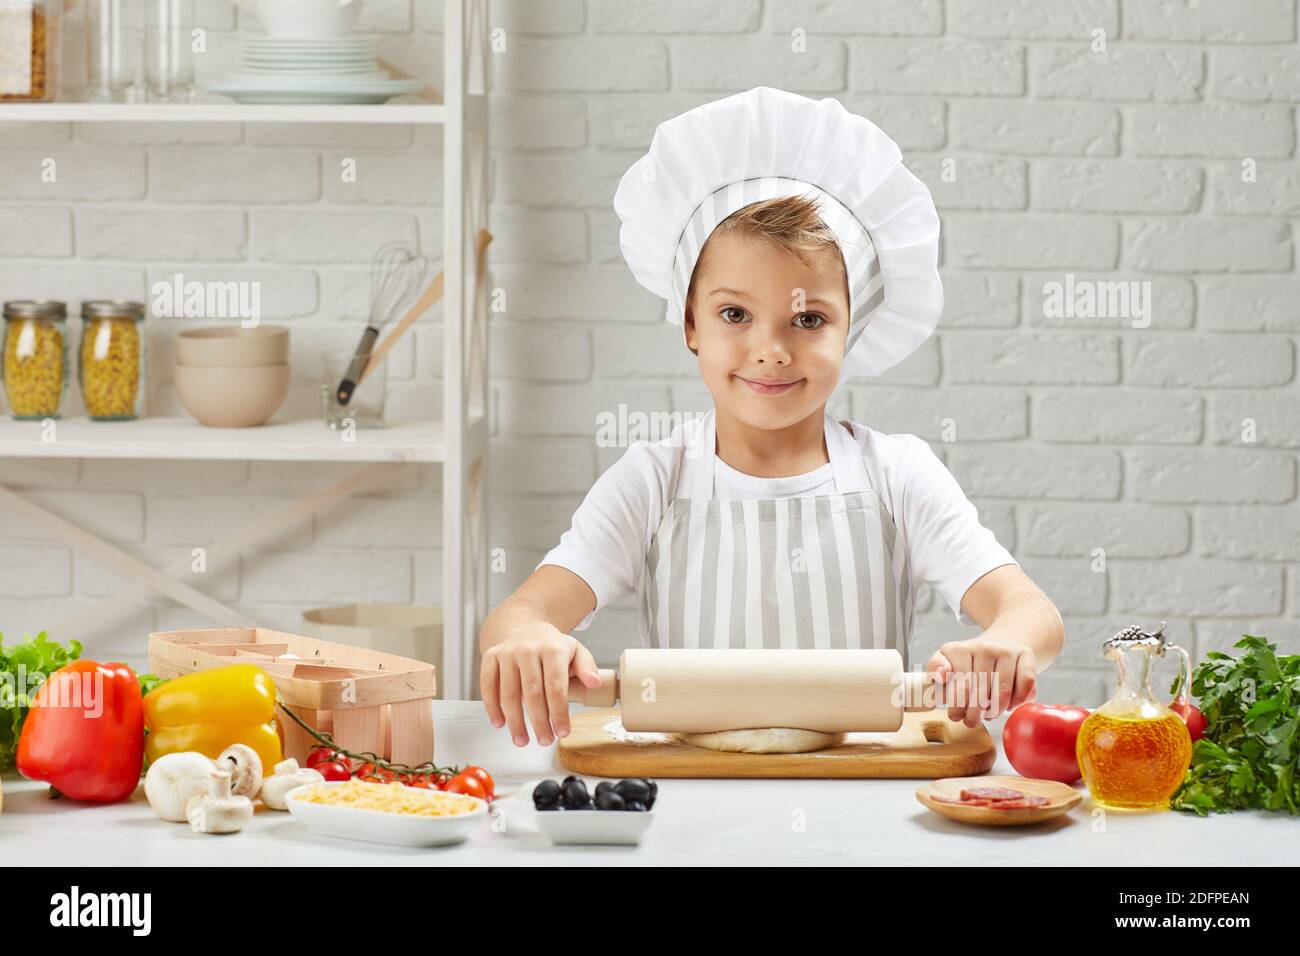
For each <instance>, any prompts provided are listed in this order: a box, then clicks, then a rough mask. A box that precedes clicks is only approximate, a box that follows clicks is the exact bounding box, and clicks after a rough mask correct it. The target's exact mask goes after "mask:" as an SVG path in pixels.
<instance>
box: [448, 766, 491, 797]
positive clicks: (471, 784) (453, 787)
mask: <svg viewBox="0 0 1300 956" xmlns="http://www.w3.org/2000/svg"><path fill="white" fill-rule="evenodd" d="M443 789H444V790H446V791H447V792H448V793H464V794H467V795H469V796H471V797H478V798H479V799H480V800H486V799H487V790H485V789H484V788H483V781H482V780H480V779H479V778H478V777H476V776H474V775H473V774H466V773H463V772H462V773H458V774H456V776H454V777H452V778H451V780H450V781H448V783H447V786H446V787H444V788H443Z"/></svg>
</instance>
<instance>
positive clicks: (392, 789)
mask: <svg viewBox="0 0 1300 956" xmlns="http://www.w3.org/2000/svg"><path fill="white" fill-rule="evenodd" d="M293 799H294V800H301V801H302V802H303V803H321V804H327V805H330V806H341V807H352V808H353V809H356V810H380V811H382V812H384V813H404V814H407V815H410V816H417V817H454V816H457V815H459V814H462V813H473V812H474V810H475V808H476V807H477V806H478V802H477V801H476V800H474V799H473V798H472V797H467V796H465V795H464V794H459V793H442V792H441V791H438V790H417V789H415V788H414V787H404V786H402V784H400V783H371V782H368V781H365V780H348V781H347V782H345V783H341V784H339V785H338V786H334V787H331V786H327V785H323V784H316V785H315V786H313V787H311V788H310V789H308V790H304V791H302V792H301V793H297V794H295V795H294V796H293Z"/></svg>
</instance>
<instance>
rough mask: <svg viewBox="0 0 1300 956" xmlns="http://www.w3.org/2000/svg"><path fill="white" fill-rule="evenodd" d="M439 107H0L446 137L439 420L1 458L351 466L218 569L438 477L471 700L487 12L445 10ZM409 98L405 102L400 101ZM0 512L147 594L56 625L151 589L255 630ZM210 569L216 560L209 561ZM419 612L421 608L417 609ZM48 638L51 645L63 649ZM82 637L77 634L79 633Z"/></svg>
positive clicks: (479, 6)
mask: <svg viewBox="0 0 1300 956" xmlns="http://www.w3.org/2000/svg"><path fill="white" fill-rule="evenodd" d="M444 4H445V16H444V40H443V46H444V59H443V74H444V76H443V89H442V102H440V103H435V102H425V101H421V102H398V103H388V104H383V105H375V106H353V105H337V106H335V105H309V106H299V105H284V106H279V105H262V104H257V105H245V104H238V103H229V102H211V103H209V102H199V103H191V104H181V105H177V104H168V103H139V104H134V103H131V104H128V103H120V104H119V103H6V104H0V121H6V122H9V121H22V122H60V123H68V122H77V123H112V122H152V123H167V122H185V123H193V122H214V123H347V124H352V123H396V124H436V125H440V126H441V127H442V128H443V147H442V148H443V170H444V173H443V211H444V223H443V248H444V254H443V272H444V275H445V286H444V294H443V299H442V309H443V355H444V366H443V403H442V404H443V418H442V420H441V421H433V420H430V421H429V422H420V423H416V424H407V425H399V426H395V427H389V428H384V429H377V430H373V431H367V430H360V429H359V430H357V431H356V432H355V433H353V434H352V436H351V439H352V440H348V439H346V438H344V437H343V436H341V435H340V434H339V433H336V432H332V431H330V430H329V429H328V428H326V426H325V425H324V423H323V422H321V421H320V420H319V419H312V420H310V421H297V422H287V423H283V424H279V423H277V424H272V425H266V426H263V427H261V428H249V429H231V428H205V427H203V426H201V425H199V424H198V423H197V422H194V421H192V420H190V419H178V418H142V419H140V420H138V421H134V422H114V423H101V422H91V421H88V420H86V419H84V418H80V419H77V418H71V419H62V420H59V421H57V422H56V423H55V424H54V431H53V434H51V433H50V431H49V429H48V428H47V427H46V426H45V425H44V424H43V423H41V422H22V421H12V420H9V419H4V420H3V421H0V457H6V458H119V459H139V460H153V461H157V460H216V459H237V460H245V461H320V462H352V463H356V464H357V465H358V466H360V467H359V469H358V471H356V472H354V473H353V474H352V475H351V476H350V477H348V478H347V479H345V480H343V481H340V482H338V483H336V484H335V485H333V486H331V487H329V488H325V489H314V490H312V491H311V492H309V493H307V494H305V495H304V496H303V498H302V499H300V500H299V501H297V502H295V503H293V504H292V505H291V506H289V507H287V508H286V513H285V514H284V515H283V516H277V517H276V518H275V519H273V520H271V521H270V522H267V521H266V520H262V521H261V522H260V523H259V525H258V526H256V527H247V528H243V529H236V530H234V531H233V532H232V533H231V534H230V535H228V536H226V537H225V538H224V539H223V540H222V541H220V542H214V543H213V544H212V545H211V547H210V548H209V551H219V552H220V553H218V554H215V555H213V556H212V557H215V558H218V559H223V560H224V559H226V558H229V557H231V556H233V555H234V554H236V553H237V549H238V548H239V547H248V546H250V545H251V544H252V543H254V542H256V541H257V540H261V539H265V538H266V537H267V536H268V535H270V534H274V533H276V532H277V531H279V530H283V529H284V528H285V527H287V526H288V524H289V523H291V522H293V521H297V520H303V519H305V518H306V517H308V516H310V515H311V514H312V513H313V512H314V511H315V510H316V509H318V508H320V507H322V506H323V505H324V504H327V503H329V502H330V501H332V500H335V499H337V498H338V497H341V496H343V495H347V494H351V493H353V492H355V491H358V490H361V489H362V488H364V487H365V485H366V484H367V483H368V482H369V481H370V479H371V478H372V477H374V476H375V475H376V474H377V473H379V472H381V471H383V470H384V469H387V468H391V467H394V466H397V465H401V464H404V463H410V462H419V463H433V464H439V465H441V467H442V470H443V482H442V485H443V490H442V512H443V522H442V525H443V541H442V547H443V597H442V606H443V630H444V634H443V660H442V667H441V669H440V672H439V687H440V690H441V691H442V692H443V696H444V697H447V698H457V697H463V696H466V695H467V693H471V692H472V691H474V690H475V689H476V687H477V684H476V683H475V682H473V681H472V679H471V678H472V674H473V673H474V672H475V668H476V663H477V661H476V653H475V646H476V643H477V637H478V631H479V628H480V625H481V624H482V621H483V618H484V616H485V615H486V613H487V599H488V589H487V547H486V540H487V514H486V507H485V490H486V487H487V447H488V440H487V418H486V409H487V406H488V390H487V388H488V384H487V369H488V352H487V315H488V312H487V302H486V296H485V295H484V288H483V280H482V277H480V276H479V275H478V271H477V261H476V256H475V255H474V252H473V250H474V239H475V237H477V236H478V233H479V230H481V229H486V228H487V145H488V144H487V76H486V70H487V63H488V60H487V3H486V0H444ZM408 99H409V98H408ZM0 505H4V506H7V507H8V509H9V510H11V511H17V512H19V513H22V514H23V515H25V516H26V517H28V518H29V519H31V520H34V521H36V522H38V523H40V524H44V525H45V526H46V527H48V528H50V529H52V530H54V531H55V532H56V533H57V534H59V535H60V536H62V537H63V538H64V539H65V540H66V541H68V542H69V544H71V545H72V546H73V547H74V548H76V549H78V550H81V551H83V552H85V553H87V554H89V555H90V556H91V557H93V558H95V559H97V560H100V561H103V562H106V563H108V564H110V565H113V566H114V567H115V568H116V569H117V570H119V571H122V572H123V573H126V574H128V575H131V576H132V577H134V578H136V579H137V580H138V581H139V582H140V583H139V584H137V585H135V586H134V587H133V588H128V589H126V590H125V591H123V592H122V593H120V594H118V595H116V596H114V597H111V598H107V599H105V600H104V601H102V602H100V603H99V604H97V605H95V606H94V607H93V608H92V609H91V610H90V611H88V612H85V613H83V614H81V615H79V616H78V617H77V618H74V619H73V620H72V621H69V622H65V626H67V625H69V624H71V623H73V622H74V621H78V620H80V621H81V622H82V623H85V622H93V621H94V620H95V614H105V613H107V612H108V611H110V610H112V609H113V606H114V605H115V606H116V607H117V608H118V609H121V608H122V607H124V606H127V605H129V604H130V602H131V601H132V600H134V599H135V598H136V597H138V596H139V595H141V594H143V593H145V592H146V591H147V590H148V589H153V590H156V591H159V592H162V593H164V594H167V595H168V596H170V597H172V598H174V599H176V600H178V601H181V602H183V603H185V604H187V605H188V606H190V607H192V608H194V609H196V610H198V611H200V612H201V613H204V614H208V615H213V614H221V613H222V612H223V611H225V612H227V613H226V614H225V615H224V616H225V617H226V619H227V620H229V624H230V626H236V625H246V624H249V623H259V622H250V621H248V620H247V619H246V618H245V617H244V616H243V615H240V614H238V613H236V612H234V611H232V610H230V609H228V608H223V607H222V605H221V604H220V603H219V602H216V601H215V600H213V599H212V598H210V597H207V596H206V595H203V594H201V593H200V592H198V591H196V590H194V589H193V588H191V587H190V586H189V585H188V584H186V583H185V578H186V570H187V568H188V566H182V567H180V568H170V569H155V568H150V567H148V566H146V565H144V564H143V563H142V562H140V561H139V560H138V559H136V558H134V557H133V556H131V555H128V554H125V553H124V552H120V551H118V550H117V549H116V548H114V547H113V546H112V545H109V544H107V543H105V542H103V541H100V540H99V539H97V538H95V537H94V536H93V535H91V534H89V533H88V532H86V531H84V530H83V529H80V528H77V527H75V526H74V525H72V524H71V523H70V522H67V521H65V520H64V519H62V518H59V517H57V516H55V515H53V514H50V513H49V512H46V511H45V510H44V509H43V508H41V507H40V506H38V505H36V504H34V503H32V502H30V501H28V500H27V499H25V498H23V497H22V496H20V495H18V494H16V493H15V492H13V491H11V490H9V489H7V488H3V487H0ZM211 559H212V558H210V559H209V561H211ZM426 600H427V599H426ZM53 630H55V634H54V636H56V637H59V636H60V634H59V633H57V631H58V628H55V629H53ZM74 636H75V635H74Z"/></svg>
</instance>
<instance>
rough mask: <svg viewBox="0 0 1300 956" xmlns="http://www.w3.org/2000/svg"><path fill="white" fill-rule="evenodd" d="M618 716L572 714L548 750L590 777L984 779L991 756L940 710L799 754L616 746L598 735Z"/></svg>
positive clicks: (661, 738)
mask: <svg viewBox="0 0 1300 956" xmlns="http://www.w3.org/2000/svg"><path fill="white" fill-rule="evenodd" d="M618 717H619V712H618V710H617V709H605V710H588V711H583V712H580V713H574V714H573V717H572V720H571V722H570V724H571V730H570V732H569V736H567V737H565V738H564V739H562V740H561V741H560V742H559V744H558V746H557V747H556V752H557V754H558V756H559V760H560V764H561V765H562V766H564V767H566V768H567V769H569V770H572V771H573V772H574V773H580V774H584V775H587V776H592V777H703V778H707V777H724V778H730V777H749V778H763V777H769V778H839V779H868V778H873V777H874V778H894V779H918V780H920V779H935V778H938V777H957V776H973V775H975V774H981V773H986V772H987V771H988V770H989V769H990V768H991V767H992V766H993V762H994V760H995V759H996V757H997V748H996V747H995V746H994V743H993V738H992V737H990V736H989V732H988V731H987V730H986V729H985V728H984V725H983V724H981V725H980V726H978V727H974V728H971V727H967V726H966V725H965V724H963V723H954V722H953V721H950V720H949V719H948V717H947V714H946V712H944V711H940V710H935V711H927V712H911V713H905V714H904V715H903V727H902V729H900V730H898V731H897V732H895V733H892V734H849V736H848V740H847V742H846V743H845V744H844V745H843V746H840V747H832V748H830V749H828V750H819V751H816V752H815V753H806V754H730V753H718V752H716V751H713V750H703V749H701V748H699V747H692V746H690V745H689V744H684V743H680V742H678V741H676V740H673V739H672V738H671V737H669V736H667V735H654V736H655V738H656V739H654V740H653V741H647V740H644V739H638V738H644V737H645V736H646V735H643V734H632V735H630V738H629V739H625V740H619V739H616V737H615V736H614V734H613V733H611V732H610V731H609V730H607V729H606V728H607V727H608V725H609V724H610V723H611V722H614V721H617V720H618ZM617 726H618V727H621V726H622V725H621V724H618V725H617Z"/></svg>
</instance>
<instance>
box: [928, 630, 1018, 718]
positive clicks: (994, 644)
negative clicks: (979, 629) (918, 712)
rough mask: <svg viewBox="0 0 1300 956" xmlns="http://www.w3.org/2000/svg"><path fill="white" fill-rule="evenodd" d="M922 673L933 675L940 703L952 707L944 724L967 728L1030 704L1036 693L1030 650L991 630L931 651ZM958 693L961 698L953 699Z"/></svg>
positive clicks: (949, 708)
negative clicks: (960, 724)
mask: <svg viewBox="0 0 1300 956" xmlns="http://www.w3.org/2000/svg"><path fill="white" fill-rule="evenodd" d="M925 669H926V670H927V671H933V672H934V674H935V681H936V682H937V683H938V684H939V685H940V688H941V692H942V694H943V698H942V699H943V700H945V701H949V702H950V703H951V704H953V706H949V707H948V719H949V720H961V721H964V723H965V724H966V726H967V727H977V726H979V722H980V719H981V718H986V719H988V720H992V719H994V718H995V717H997V716H998V715H999V714H1001V713H1002V712H1003V711H1007V710H1011V709H1012V708H1013V707H1018V706H1019V705H1020V704H1023V703H1024V702H1025V701H1029V700H1033V699H1034V697H1035V696H1036V694H1037V692H1038V659H1037V657H1035V655H1034V652H1033V650H1032V649H1030V648H1028V647H1026V646H1025V645H1024V644H1020V643H1018V642H1016V641H1009V640H1006V639H1004V638H999V637H997V636H996V635H993V633H992V631H991V630H990V631H985V632H984V633H983V634H982V635H981V636H979V637H977V638H974V639H972V640H969V641H949V642H948V643H947V644H944V645H943V646H942V647H940V648H939V649H938V650H937V651H935V653H934V656H933V657H931V658H930V659H929V660H928V661H927V662H926V664H925ZM963 680H964V683H962V681H963ZM958 684H962V686H961V688H959V687H958V686H957V685H958ZM961 691H964V692H965V695H964V697H957V696H956V695H957V694H958V693H960V692H961ZM957 704H961V706H956V705H957ZM986 708H987V709H986Z"/></svg>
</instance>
